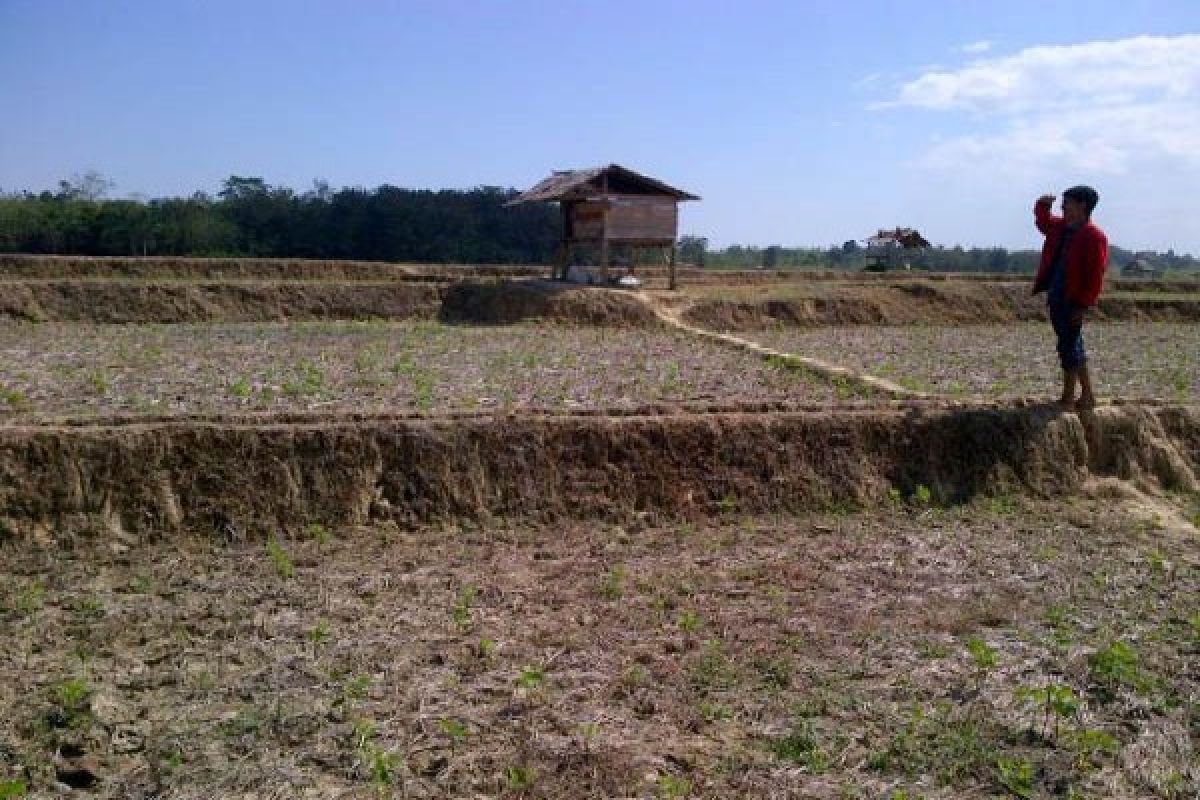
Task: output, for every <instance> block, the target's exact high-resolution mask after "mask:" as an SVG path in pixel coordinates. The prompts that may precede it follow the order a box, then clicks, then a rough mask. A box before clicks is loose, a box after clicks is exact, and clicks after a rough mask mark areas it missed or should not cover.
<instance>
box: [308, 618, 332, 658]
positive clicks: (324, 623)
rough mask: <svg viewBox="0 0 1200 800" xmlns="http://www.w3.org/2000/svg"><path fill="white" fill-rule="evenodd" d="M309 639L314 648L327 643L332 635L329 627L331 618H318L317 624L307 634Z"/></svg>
mask: <svg viewBox="0 0 1200 800" xmlns="http://www.w3.org/2000/svg"><path fill="white" fill-rule="evenodd" d="M306 636H307V637H308V640H309V641H310V642H312V644H313V650H314V651H315V650H316V649H317V648H318V647H320V646H321V645H323V644H325V643H326V642H328V641H329V640H330V638H331V637H332V633H331V632H330V629H329V620H324V619H322V620H318V621H317V624H316V625H314V626H313V627H312V629H311V630H310V631H309V632H308V633H307V634H306Z"/></svg>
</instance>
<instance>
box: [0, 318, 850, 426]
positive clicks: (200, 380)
mask: <svg viewBox="0 0 1200 800" xmlns="http://www.w3.org/2000/svg"><path fill="white" fill-rule="evenodd" d="M0 376H2V377H0V419H3V418H5V417H7V418H10V419H11V418H28V417H29V416H30V415H36V414H47V415H82V414H104V413H111V412H134V413H156V414H164V413H165V414H176V413H196V412H213V411H241V410H255V411H296V410H310V409H321V410H322V411H338V410H346V411H392V410H405V409H412V410H417V411H422V412H431V411H448V410H461V409H488V408H498V409H518V408H527V407H538V408H551V409H582V408H621V407H634V406H641V405H645V404H647V403H656V402H668V403H689V402H698V403H705V402H709V403H711V402H714V401H718V400H719V401H722V402H726V401H738V400H791V401H811V402H818V403H819V402H826V401H834V400H836V399H837V397H838V396H839V392H841V394H843V395H844V394H846V389H845V387H839V386H835V385H832V384H830V383H827V382H824V381H822V380H820V379H819V378H816V377H814V376H812V375H810V374H807V373H802V372H796V371H794V370H787V369H777V368H773V367H772V366H770V365H768V364H765V363H762V362H757V361H753V360H747V358H746V357H745V356H744V355H742V354H740V353H737V352H735V351H731V350H729V349H726V348H722V347H719V346H717V345H714V344H709V343H706V342H703V341H699V340H696V339H694V338H691V337H688V336H685V335H684V334H682V333H676V332H670V331H664V330H660V329H652V330H646V329H602V328H589V327H581V326H565V325H556V326H549V327H546V326H538V325H532V324H531V325H519V326H506V327H470V326H451V325H441V324H438V323H434V322H409V323H382V322H381V323H355V322H315V323H290V324H267V323H264V324H214V325H135V326H97V325H63V324H49V323H47V324H39V325H29V324H11V325H0Z"/></svg>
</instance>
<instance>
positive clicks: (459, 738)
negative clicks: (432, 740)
mask: <svg viewBox="0 0 1200 800" xmlns="http://www.w3.org/2000/svg"><path fill="white" fill-rule="evenodd" d="M438 727H439V728H441V729H442V733H444V734H446V735H447V736H449V737H450V749H451V750H458V746H459V745H460V744H462V743H463V742H464V741H466V739H467V733H468V732H469V731H468V730H467V726H466V724H465V723H463V722H461V721H459V720H456V719H450V718H449V717H443V718H442V719H440V720H438Z"/></svg>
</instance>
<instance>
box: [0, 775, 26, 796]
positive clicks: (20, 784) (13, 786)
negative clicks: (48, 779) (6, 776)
mask: <svg viewBox="0 0 1200 800" xmlns="http://www.w3.org/2000/svg"><path fill="white" fill-rule="evenodd" d="M28 791H29V786H28V785H27V784H26V783H25V781H22V780H11V781H0V800H15V798H18V797H24V796H25V794H26V793H27V792H28Z"/></svg>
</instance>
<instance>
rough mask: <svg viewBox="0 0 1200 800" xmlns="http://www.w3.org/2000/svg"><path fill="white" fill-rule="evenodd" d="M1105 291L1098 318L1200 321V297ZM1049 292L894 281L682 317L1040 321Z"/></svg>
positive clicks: (804, 321)
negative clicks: (1109, 294)
mask: <svg viewBox="0 0 1200 800" xmlns="http://www.w3.org/2000/svg"><path fill="white" fill-rule="evenodd" d="M1145 294H1146V296H1145V297H1139V296H1129V295H1125V296H1114V297H1101V299H1100V303H1099V305H1098V306H1097V308H1096V309H1095V311H1094V312H1093V318H1094V319H1100V320H1158V321H1165V322H1177V321H1189V322H1190V321H1198V320H1200V299H1188V298H1159V297H1154V296H1153V294H1152V293H1145ZM1045 302H1046V301H1045V298H1044V297H1041V296H1038V297H1033V296H1031V295H1030V294H1029V288H1028V286H1025V285H1021V284H1014V283H986V282H982V281H971V282H963V283H957V284H952V283H943V284H938V283H929V282H923V281H920V282H918V281H914V282H904V283H895V284H891V285H887V286H869V285H843V286H836V287H833V288H831V289H830V290H829V291H827V292H822V293H813V294H812V296H803V295H799V296H795V295H793V296H787V295H784V296H779V297H771V296H769V295H764V296H754V297H747V298H738V297H729V298H705V299H700V300H697V301H695V302H694V303H692V304H691V305H688V306H686V307H685V309H684V310H683V311H682V314H681V316H682V319H683V320H684V321H686V322H689V323H691V324H693V325H699V326H701V327H705V328H710V329H713V330H726V331H747V330H761V329H763V328H774V327H779V326H781V325H782V326H796V327H821V326H838V325H969V324H996V323H1006V322H1018V321H1022V320H1041V319H1044V318H1045V316H1046V311H1045Z"/></svg>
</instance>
